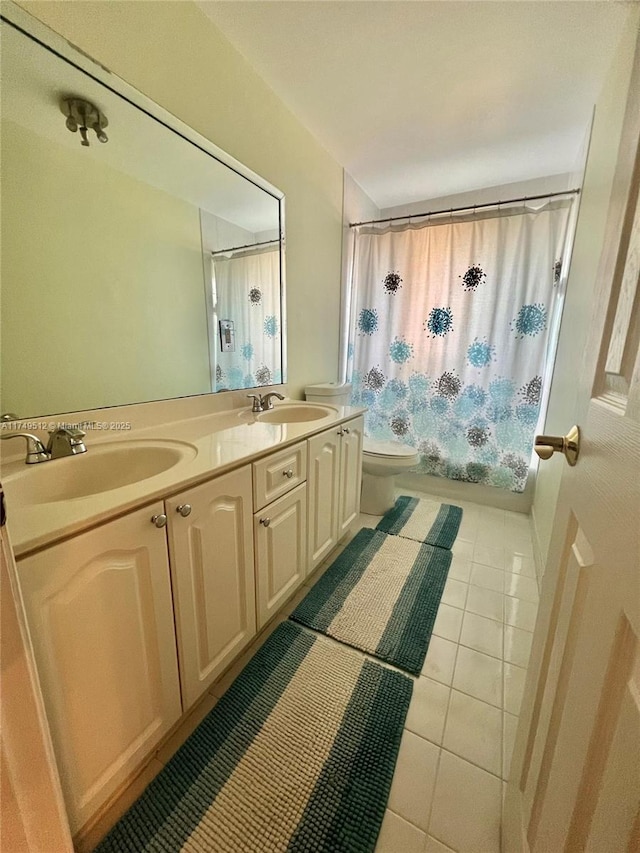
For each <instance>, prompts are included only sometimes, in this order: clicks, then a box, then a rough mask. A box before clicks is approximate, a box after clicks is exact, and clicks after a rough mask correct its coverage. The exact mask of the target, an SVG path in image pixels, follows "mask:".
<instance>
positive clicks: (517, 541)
mask: <svg viewBox="0 0 640 853" xmlns="http://www.w3.org/2000/svg"><path fill="white" fill-rule="evenodd" d="M505 546H506V548H507V549H508V550H509V551H515V552H517V553H519V554H523V555H525V556H527V557H532V556H533V541H532V538H531V534H530V533H508V534H507V535H506V537H505Z"/></svg>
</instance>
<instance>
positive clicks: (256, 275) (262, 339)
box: [211, 245, 282, 391]
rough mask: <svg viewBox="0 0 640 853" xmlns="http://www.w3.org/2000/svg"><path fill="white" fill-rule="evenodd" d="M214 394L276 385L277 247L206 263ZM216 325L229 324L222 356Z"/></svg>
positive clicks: (278, 342) (279, 370) (279, 371)
mask: <svg viewBox="0 0 640 853" xmlns="http://www.w3.org/2000/svg"><path fill="white" fill-rule="evenodd" d="M211 278H212V282H211V285H212V293H213V320H214V322H213V326H214V328H213V329H212V335H211V337H212V346H211V354H212V361H213V369H214V377H215V381H214V390H215V391H221V390H226V389H234V388H235V389H238V388H255V387H256V386H258V385H272V384H278V383H279V382H281V381H282V350H281V328H280V316H281V312H280V251H279V246H278V245H276V246H273V247H270V248H266V249H255V250H251V251H250V252H242V253H237V254H232V255H231V256H224V255H223V256H216V257H214V258H213V259H212V276H211ZM220 321H231V322H232V323H233V331H234V334H233V350H232V351H231V352H224V351H222V349H221V343H220V326H219V323H220Z"/></svg>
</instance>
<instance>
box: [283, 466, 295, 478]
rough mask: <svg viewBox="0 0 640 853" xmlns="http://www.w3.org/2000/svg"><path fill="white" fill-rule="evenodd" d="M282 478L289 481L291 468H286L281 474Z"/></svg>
mask: <svg viewBox="0 0 640 853" xmlns="http://www.w3.org/2000/svg"><path fill="white" fill-rule="evenodd" d="M282 476H283V477H288V478H289V479H291V478H292V477H293V470H292V469H291V468H287V470H286V471H283V472H282Z"/></svg>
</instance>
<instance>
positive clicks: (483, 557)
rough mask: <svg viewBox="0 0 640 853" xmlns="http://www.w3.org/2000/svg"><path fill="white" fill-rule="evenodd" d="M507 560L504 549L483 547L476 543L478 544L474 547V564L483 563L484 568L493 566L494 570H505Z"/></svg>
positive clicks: (492, 546)
mask: <svg viewBox="0 0 640 853" xmlns="http://www.w3.org/2000/svg"><path fill="white" fill-rule="evenodd" d="M494 541H495V540H494ZM505 560H506V557H505V551H504V548H503V547H496V546H495V545H483V544H481V543H478V542H476V544H475V545H474V548H473V562H474V563H482V565H483V566H491V567H493V568H494V569H504V567H505Z"/></svg>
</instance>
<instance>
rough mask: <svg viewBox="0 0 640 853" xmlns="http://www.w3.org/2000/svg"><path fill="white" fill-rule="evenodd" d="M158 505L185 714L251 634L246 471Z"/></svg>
mask: <svg viewBox="0 0 640 853" xmlns="http://www.w3.org/2000/svg"><path fill="white" fill-rule="evenodd" d="M165 505H166V508H167V517H168V519H169V524H168V529H169V552H170V555H171V573H172V577H173V595H174V603H175V609H176V628H177V634H178V652H179V656H180V676H181V683H182V698H183V702H184V706H185V710H186V709H187V708H189V707H190V706H191V705H193V703H194V702H195V701H196V700H197V699H199V698H200V696H202V694H203V693H204V691H205V690H206V689H207V687H209V685H210V684H212V683H213V682H214V681H215V679H216V678H217V677H218V675H220V673H221V672H222V671H223V670H224V669H225V668H226V667H227V666H228V665H229V664H230V663H231V661H232V660H233V659H234V658H235V657H237V656H238V654H239V653H240V652H241V651H242V649H243V648H244V647H245V646H246V645H247V644H248V643H249V642H250V640H251V639H252V637H253V636H254V635H255V633H256V613H255V582H254V575H253V536H252V524H251V522H252V517H253V504H252V496H251V468H250V466H248V465H247V466H246V467H245V468H240V469H239V470H238V471H232V472H231V473H230V474H224V475H223V476H222V477H216V478H215V480H211V482H209V483H204V484H203V485H202V486H195V487H194V488H193V489H188V490H187V491H185V492H182V493H181V494H180V495H177V496H176V497H174V498H171V499H170V500H168V501H166V502H165ZM182 513H184V515H183V514H182Z"/></svg>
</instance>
